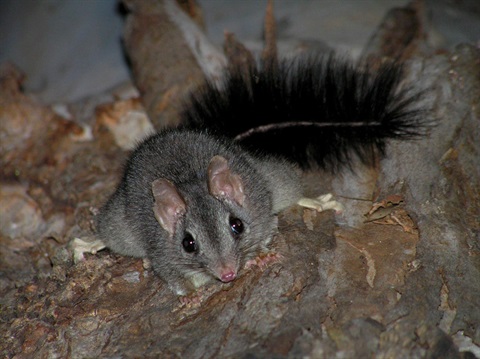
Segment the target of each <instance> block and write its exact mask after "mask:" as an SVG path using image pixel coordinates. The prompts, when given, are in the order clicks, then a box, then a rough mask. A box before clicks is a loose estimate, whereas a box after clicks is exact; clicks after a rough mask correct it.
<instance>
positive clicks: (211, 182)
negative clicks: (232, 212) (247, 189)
mask: <svg viewBox="0 0 480 359" xmlns="http://www.w3.org/2000/svg"><path fill="white" fill-rule="evenodd" d="M208 191H209V192H210V194H211V195H212V196H214V197H215V198H219V199H229V200H231V201H234V202H236V203H237V204H239V205H240V206H243V203H244V202H245V193H244V191H243V182H242V179H241V178H240V176H239V175H237V174H235V173H233V172H232V170H231V169H230V167H229V166H228V161H227V159H226V158H224V157H222V156H214V157H212V159H211V160H210V163H209V165H208Z"/></svg>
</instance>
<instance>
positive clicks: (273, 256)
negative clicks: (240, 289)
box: [245, 252, 283, 270]
mask: <svg viewBox="0 0 480 359" xmlns="http://www.w3.org/2000/svg"><path fill="white" fill-rule="evenodd" d="M282 258H283V256H282V255H281V254H280V253H273V252H269V253H262V254H259V255H258V256H257V257H255V258H254V259H250V260H248V261H247V262H246V263H245V268H246V269H250V268H252V267H253V266H257V267H259V268H260V269H261V270H263V269H265V268H266V267H267V266H268V265H269V264H270V263H275V262H278V261H280V260H282Z"/></svg>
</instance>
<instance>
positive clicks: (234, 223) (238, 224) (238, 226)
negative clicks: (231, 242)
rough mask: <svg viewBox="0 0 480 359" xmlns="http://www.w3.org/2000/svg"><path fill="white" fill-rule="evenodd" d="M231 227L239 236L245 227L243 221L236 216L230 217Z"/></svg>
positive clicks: (235, 234) (234, 233)
mask: <svg viewBox="0 0 480 359" xmlns="http://www.w3.org/2000/svg"><path fill="white" fill-rule="evenodd" d="M230 229H231V230H232V233H233V235H234V236H238V235H240V234H242V233H243V230H244V227H243V222H242V221H241V220H240V219H238V218H235V217H231V218H230Z"/></svg>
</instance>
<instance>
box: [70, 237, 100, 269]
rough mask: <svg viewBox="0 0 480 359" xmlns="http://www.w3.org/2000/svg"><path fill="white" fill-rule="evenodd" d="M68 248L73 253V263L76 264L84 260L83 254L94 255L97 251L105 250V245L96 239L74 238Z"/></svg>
mask: <svg viewBox="0 0 480 359" xmlns="http://www.w3.org/2000/svg"><path fill="white" fill-rule="evenodd" d="M70 248H71V249H72V251H73V261H74V262H75V263H78V262H81V261H83V260H84V259H85V257H84V255H83V254H84V253H91V254H96V253H97V252H98V251H101V250H102V249H105V248H106V246H105V243H103V242H102V241H100V240H98V239H94V240H90V239H82V238H74V239H73V240H72V241H71V242H70Z"/></svg>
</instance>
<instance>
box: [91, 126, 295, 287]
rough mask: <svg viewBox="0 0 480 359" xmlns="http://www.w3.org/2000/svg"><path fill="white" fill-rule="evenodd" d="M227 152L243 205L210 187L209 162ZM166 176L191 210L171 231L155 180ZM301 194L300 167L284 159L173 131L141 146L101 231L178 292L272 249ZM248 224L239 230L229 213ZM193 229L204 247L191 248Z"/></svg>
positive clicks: (108, 241) (109, 243) (101, 219)
mask: <svg viewBox="0 0 480 359" xmlns="http://www.w3.org/2000/svg"><path fill="white" fill-rule="evenodd" d="M216 155H220V156H222V157H224V158H226V159H227V160H228V164H229V168H230V169H231V171H232V172H233V173H234V174H236V175H239V176H240V178H241V181H242V183H243V189H244V191H245V202H244V203H243V205H239V204H237V203H235V202H234V201H230V200H228V199H217V198H215V197H213V196H212V195H211V194H210V193H209V189H208V175H207V168H208V166H209V162H210V160H211V159H212V158H213V157H214V156H216ZM156 179H166V180H168V181H170V182H171V183H173V184H174V186H175V188H176V189H177V191H178V193H179V194H180V195H181V196H182V198H183V200H184V201H185V203H186V208H187V210H186V213H185V214H184V215H183V216H182V218H181V219H180V220H179V221H178V223H176V230H175V232H174V233H173V235H170V234H169V233H168V232H167V231H166V230H165V229H164V228H162V227H161V225H160V224H159V222H158V221H157V220H156V218H155V216H154V212H153V210H152V205H153V204H154V199H153V194H152V182H153V181H155V180H156ZM300 197H301V190H300V181H299V176H298V169H297V168H296V167H295V166H294V165H292V164H290V163H288V162H285V161H283V160H278V159H275V158H257V157H253V156H252V155H250V154H248V153H247V152H245V151H244V150H242V149H241V148H240V147H238V146H236V145H234V144H231V143H227V142H225V141H223V140H222V139H219V138H216V137H214V136H211V135H208V134H206V133H202V132H198V131H187V130H169V131H164V132H162V133H160V134H157V135H154V136H152V137H150V138H149V139H147V140H145V141H144V142H143V143H142V144H140V145H139V146H138V147H137V149H136V150H135V151H134V152H133V154H132V156H131V157H130V159H129V161H128V163H127V166H126V169H125V173H124V176H123V179H122V181H121V182H120V184H119V186H118V188H117V190H116V192H115V193H114V194H113V195H112V197H111V198H110V200H109V201H108V202H107V203H106V205H105V206H104V207H103V208H102V209H101V211H100V214H99V215H98V216H97V232H98V233H97V235H98V237H99V239H100V240H102V241H103V242H104V243H105V244H106V246H107V247H109V248H110V249H111V250H112V251H114V252H117V253H119V254H122V255H130V256H133V257H141V258H148V259H149V260H150V261H151V263H152V266H153V269H154V271H155V273H156V274H158V275H159V276H160V277H161V278H162V279H163V280H165V281H166V282H167V284H168V285H169V287H170V288H171V289H172V290H173V291H174V292H175V293H177V294H179V295H185V294H187V293H188V292H189V291H191V290H193V289H195V288H196V287H198V286H200V285H202V284H203V283H205V282H206V281H208V280H211V279H215V278H216V279H220V274H219V273H220V272H221V268H234V269H235V272H237V271H238V270H239V269H240V268H242V267H243V265H245V262H246V261H247V260H249V259H252V258H254V257H256V256H257V255H258V254H260V253H261V252H264V251H266V250H267V246H268V244H269V243H270V241H271V239H272V236H273V234H274V232H275V229H276V223H277V220H276V214H277V213H278V211H280V210H281V209H283V208H286V207H288V206H290V205H292V204H294V203H295V202H296V201H297V200H298V199H299V198H300ZM230 217H235V218H239V219H241V220H242V222H243V223H244V225H245V230H244V232H243V233H242V235H241V236H240V237H239V238H234V236H233V235H232V232H231V229H230V224H229V219H230ZM186 233H190V234H191V235H192V236H193V237H194V238H195V240H196V242H197V244H198V247H199V250H198V251H197V252H196V253H187V252H186V251H185V250H184V249H183V246H182V241H183V238H184V237H185V234H186Z"/></svg>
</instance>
